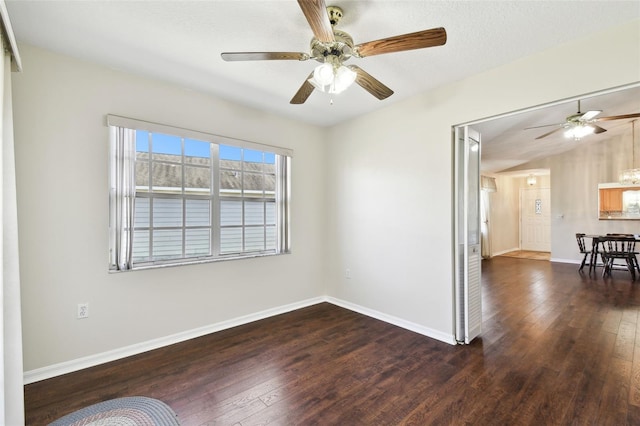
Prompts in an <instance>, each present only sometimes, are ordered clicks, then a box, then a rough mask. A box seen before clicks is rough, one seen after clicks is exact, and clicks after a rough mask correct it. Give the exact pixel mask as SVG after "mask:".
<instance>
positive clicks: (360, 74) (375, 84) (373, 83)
mask: <svg viewBox="0 0 640 426" xmlns="http://www.w3.org/2000/svg"><path fill="white" fill-rule="evenodd" d="M349 68H350V69H351V70H353V71H355V72H356V74H357V75H356V83H358V85H359V86H360V87H362V88H363V89H364V90H366V91H367V92H369V93H371V94H372V95H373V96H375V97H376V98H378V99H380V100H382V99H387V98H388V97H389V96H391V95H393V90H391V89H389V88H388V87H387V86H385V85H384V84H382V83H380V81H378V80H377V79H375V78H374V77H372V76H371V74H369V73H368V72H366V71H365V70H363V69H362V68H360V67H359V66H357V65H349Z"/></svg>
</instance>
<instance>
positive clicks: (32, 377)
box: [24, 296, 456, 385]
mask: <svg viewBox="0 0 640 426" xmlns="http://www.w3.org/2000/svg"><path fill="white" fill-rule="evenodd" d="M323 302H328V303H331V304H334V305H336V306H340V307H342V308H345V309H349V310H351V311H354V312H358V313H360V314H363V315H366V316H368V317H371V318H375V319H378V320H380V321H384V322H386V323H389V324H393V325H396V326H398V327H401V328H404V329H406V330H410V331H413V332H416V333H419V334H422V335H424V336H426V337H430V338H432V339H436V340H439V341H441V342H444V343H448V344H451V345H455V344H456V341H455V336H454V335H449V334H446V333H442V332H440V331H437V330H433V329H430V328H428V327H424V326H421V325H418V324H415V323H412V322H410V321H406V320H403V319H401V318H397V317H394V316H391V315H387V314H384V313H382V312H378V311H375V310H373V309H369V308H365V307H363V306H359V305H356V304H353V303H350V302H346V301H344V300H340V299H336V298H333V297H328V296H320V297H315V298H312V299H307V300H303V301H301V302H296V303H291V304H288V305H284V306H280V307H276V308H272V309H267V310H264V311H261V312H257V313H255V314H249V315H245V316H242V317H238V318H234V319H231V320H228V321H222V322H219V323H216V324H212V325H208V326H204V327H199V328H196V329H193V330H187V331H184V332H182V333H177V334H172V335H170V336H166V337H161V338H158V339H153V340H147V341H146V342H140V343H136V344H134V345H130V346H125V347H123V348H119V349H114V350H111V351H107V352H102V353H99V354H95V355H89V356H86V357H83V358H78V359H74V360H71V361H65V362H61V363H59V364H54V365H50V366H47V367H42V368H37V369H35V370H29V371H25V372H24V384H25V385H27V384H29V383H34V382H39V381H41V380H46V379H50V378H52V377H56V376H61V375H63V374H67V373H72V372H74V371H79V370H82V369H85V368H89V367H95V366H96V365H100V364H105V363H107V362H111V361H116V360H118V359H122V358H126V357H128V356H133V355H138V354H141V353H143V352H147V351H150V350H153V349H158V348H162V347H164V346H169V345H173V344H175V343H180V342H184V341H186V340H190V339H194V338H196V337H201V336H204V335H207V334H211V333H215V332H217V331H222V330H226V329H228V328H232V327H237V326H239V325H244V324H248V323H251V322H254V321H258V320H261V319H265V318H269V317H272V316H275V315H280V314H284V313H287V312H291V311H295V310H297V309H302V308H306V307H308V306H312V305H317V304H318V303H323Z"/></svg>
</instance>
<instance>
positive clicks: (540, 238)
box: [520, 188, 551, 252]
mask: <svg viewBox="0 0 640 426" xmlns="http://www.w3.org/2000/svg"><path fill="white" fill-rule="evenodd" d="M520 249H521V250H531V251H548V252H550V251H551V190H550V189H549V188H522V189H521V190H520Z"/></svg>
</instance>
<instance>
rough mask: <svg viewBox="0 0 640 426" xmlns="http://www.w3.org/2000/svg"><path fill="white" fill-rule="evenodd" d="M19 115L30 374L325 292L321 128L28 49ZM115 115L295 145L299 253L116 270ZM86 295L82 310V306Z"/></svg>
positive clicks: (17, 89) (19, 85) (18, 77)
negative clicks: (84, 314)
mask: <svg viewBox="0 0 640 426" xmlns="http://www.w3.org/2000/svg"><path fill="white" fill-rule="evenodd" d="M20 51H21V54H22V60H23V64H24V72H22V73H20V74H15V75H14V84H13V89H14V117H15V139H16V162H17V167H16V168H17V186H18V213H19V233H20V234H19V235H20V260H21V276H22V297H23V301H22V304H23V327H24V356H25V359H24V361H25V362H24V365H25V370H26V371H30V370H34V369H39V368H42V367H46V366H51V365H54V364H58V363H63V362H67V361H72V360H75V359H78V358H82V357H87V356H90V355H95V354H100V353H103V352H106V351H111V350H115V349H118V348H122V347H126V346H129V345H134V344H138V343H141V342H146V341H149V340H151V339H159V338H163V337H165V336H169V335H172V334H176V333H182V332H185V331H188V330H193V329H196V328H199V327H206V326H209V325H211V324H216V323H219V322H221V321H226V320H230V319H234V318H237V317H240V316H243V315H248V314H253V313H256V312H260V311H264V310H267V309H272V308H275V307H281V306H283V305H287V304H291V303H298V302H300V301H304V300H307V299H310V298H314V297H318V296H321V295H324V294H326V291H325V289H324V288H323V282H324V280H323V278H322V277H323V268H322V266H323V265H322V262H320V261H319V259H321V258H322V256H323V253H324V250H323V243H324V238H323V235H324V230H325V223H324V212H323V206H324V200H323V196H322V194H323V193H322V192H318V191H317V187H318V185H319V183H320V184H321V182H322V181H323V177H324V173H325V164H324V163H325V161H324V159H325V150H324V146H323V144H322V141H323V136H324V134H323V131H322V130H321V129H318V128H315V127H312V126H308V125H304V124H300V123H297V122H294V121H290V120H285V119H282V118H278V117H277V116H274V115H271V114H269V113H266V112H261V111H257V110H252V109H248V108H244V107H240V106H237V105H234V104H232V103H228V102H225V101H222V100H219V99H215V98H212V97H209V96H205V95H201V94H198V93H195V92H193V91H188V90H183V89H181V88H179V87H175V86H170V85H167V84H164V83H161V82H156V81H152V80H149V79H143V78H138V77H136V76H131V75H127V74H124V73H121V72H117V71H114V70H110V69H107V68H103V67H99V66H96V65H91V64H88V63H85V62H81V61H78V60H75V59H71V58H68V57H64V56H61V55H57V54H53V53H50V52H47V51H43V50H39V49H36V48H33V47H30V46H26V45H25V46H21V49H20ZM109 113H112V114H118V115H123V116H128V117H133V118H138V119H143V120H149V121H154V122H159V123H163V124H168V125H174V126H179V127H184V128H189V129H194V130H199V131H204V132H210V133H215V134H220V135H224V136H229V137H234V138H240V139H245V140H250V141H254V142H259V143H266V144H270V145H276V146H283V147H287V148H292V149H293V150H294V159H293V167H292V169H293V176H292V182H293V183H292V191H293V194H292V205H291V212H292V218H293V219H292V232H291V235H292V254H290V255H283V256H276V257H266V258H257V259H250V260H238V261H226V262H217V263H209V264H201V265H193V266H183V267H172V268H164V269H156V270H145V271H134V272H127V273H117V274H109V273H108V272H107V267H108V264H107V262H108V184H107V178H108V169H107V165H108V130H107V127H106V126H105V115H106V114H109ZM79 302H88V303H89V304H90V317H89V318H88V319H84V320H77V319H76V318H75V316H76V305H77V303H79Z"/></svg>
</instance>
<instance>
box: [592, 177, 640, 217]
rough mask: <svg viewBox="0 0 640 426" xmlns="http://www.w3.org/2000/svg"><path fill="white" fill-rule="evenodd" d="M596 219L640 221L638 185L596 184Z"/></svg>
mask: <svg viewBox="0 0 640 426" xmlns="http://www.w3.org/2000/svg"><path fill="white" fill-rule="evenodd" d="M598 219H601V220H640V185H620V184H618V183H601V184H598Z"/></svg>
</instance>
